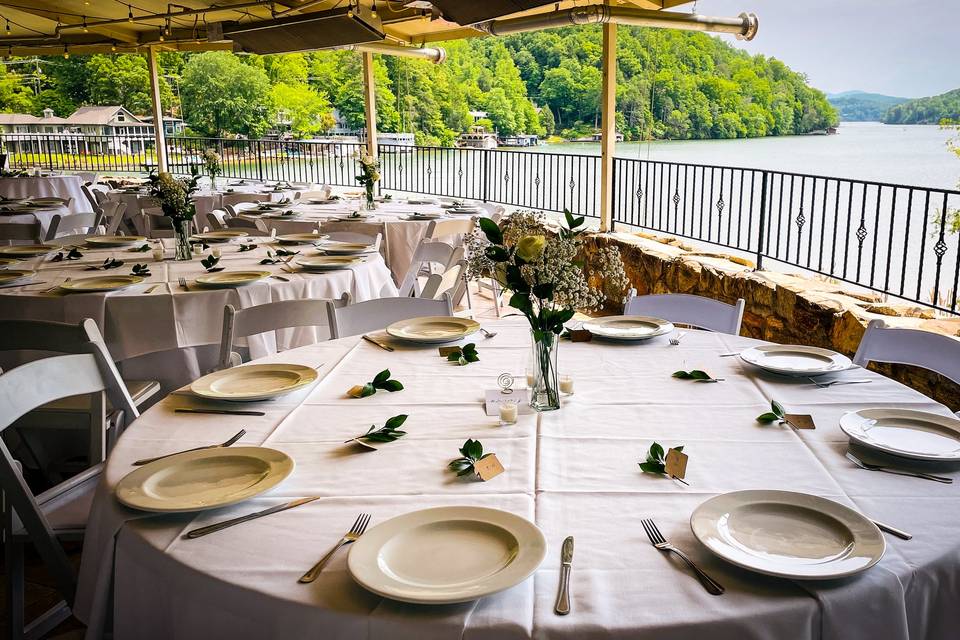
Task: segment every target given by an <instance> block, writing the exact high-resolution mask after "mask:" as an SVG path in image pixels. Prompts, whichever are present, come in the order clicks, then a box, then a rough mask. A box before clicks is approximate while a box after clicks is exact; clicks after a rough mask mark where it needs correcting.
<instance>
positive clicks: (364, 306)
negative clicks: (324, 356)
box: [327, 296, 453, 338]
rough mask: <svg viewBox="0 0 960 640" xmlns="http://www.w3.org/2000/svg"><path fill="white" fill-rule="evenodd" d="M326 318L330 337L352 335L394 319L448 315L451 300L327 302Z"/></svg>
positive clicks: (381, 299)
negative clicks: (341, 303) (338, 304)
mask: <svg viewBox="0 0 960 640" xmlns="http://www.w3.org/2000/svg"><path fill="white" fill-rule="evenodd" d="M327 313H328V315H329V318H330V333H331V337H333V338H343V337H346V336H355V335H358V334H361V333H367V332H368V331H378V330H380V329H384V328H386V327H387V326H388V325H390V324H392V323H394V322H397V321H398V320H407V319H409V318H419V317H424V316H451V315H453V303H452V302H451V300H450V296H444V297H442V298H441V299H439V300H429V299H426V298H377V299H375V300H368V301H366V302H358V303H356V304H351V305H347V306H345V307H343V308H337V307H336V306H335V305H334V304H333V303H330V302H328V303H327Z"/></svg>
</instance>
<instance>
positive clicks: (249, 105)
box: [180, 51, 272, 137]
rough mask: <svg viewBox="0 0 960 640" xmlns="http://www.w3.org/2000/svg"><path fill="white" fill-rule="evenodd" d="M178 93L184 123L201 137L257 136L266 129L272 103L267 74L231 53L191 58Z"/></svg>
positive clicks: (223, 52) (185, 68)
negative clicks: (179, 93) (180, 99)
mask: <svg viewBox="0 0 960 640" xmlns="http://www.w3.org/2000/svg"><path fill="white" fill-rule="evenodd" d="M180 91H181V94H182V97H183V103H184V116H185V119H186V121H187V122H188V123H189V125H190V127H191V128H192V129H194V130H196V131H198V132H200V133H202V134H204V135H211V136H216V137H220V136H222V135H223V134H225V133H238V134H242V135H245V136H249V137H259V136H260V135H262V134H263V133H264V132H265V131H266V130H267V128H268V126H269V121H268V117H269V114H270V112H271V110H272V103H271V100H270V80H269V79H268V78H267V74H266V73H264V72H263V71H262V70H260V69H256V68H254V67H251V66H249V65H245V64H243V63H242V62H240V60H239V58H238V57H237V56H234V55H233V54H231V53H227V52H225V51H207V52H205V53H201V54H199V55H197V56H193V57H191V58H190V61H189V62H188V63H187V65H186V66H185V67H184V70H183V81H182V82H181V85H180Z"/></svg>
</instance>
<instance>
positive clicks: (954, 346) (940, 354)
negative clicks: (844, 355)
mask: <svg viewBox="0 0 960 640" xmlns="http://www.w3.org/2000/svg"><path fill="white" fill-rule="evenodd" d="M871 362H886V363H891V364H906V365H912V366H915V367H923V368H924V369H927V370H929V371H933V372H935V373H939V374H940V375H942V376H944V377H945V378H949V379H950V380H953V381H954V382H956V383H957V384H960V340H956V339H955V338H951V337H949V336H945V335H942V334H939V333H933V332H932V331H922V330H920V329H896V328H893V327H888V326H887V325H886V324H885V323H884V321H883V320H871V321H870V324H868V325H867V330H866V332H864V334H863V338H861V339H860V346H859V347H857V353H856V355H855V356H853V363H854V364H857V365H860V366H861V367H866V366H867V365H868V364H870V363H871Z"/></svg>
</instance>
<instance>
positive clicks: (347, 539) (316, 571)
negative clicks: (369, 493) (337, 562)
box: [298, 513, 370, 583]
mask: <svg viewBox="0 0 960 640" xmlns="http://www.w3.org/2000/svg"><path fill="white" fill-rule="evenodd" d="M369 523H370V514H368V513H361V514H360V515H359V516H357V519H356V521H354V523H353V526H352V527H350V531H348V532H347V533H346V534H344V536H343V537H342V538H340V542H338V543H337V544H336V545H335V546H334V547H333V549H330V551H328V552H327V555H325V556H323V557H322V558H320V561H319V562H317V564H315V565H313V566H312V567H310V570H309V571H307V572H306V573H305V574H303V575H302V576H300V580H298V582H302V583H307V582H313V581H314V580H316V579H317V576H319V575H320V572H321V571H323V568H324V567H325V566H327V563H328V562H330V558H332V557H333V554H335V553H336V552H337V550H338V549H340V547H342V546H344V545H348V544H350V543H351V542H355V541H356V540H357V538H359V537H360V536H362V535H363V532H364V531H366V530H367V525H368V524H369Z"/></svg>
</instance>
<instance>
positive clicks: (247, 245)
mask: <svg viewBox="0 0 960 640" xmlns="http://www.w3.org/2000/svg"><path fill="white" fill-rule="evenodd" d="M256 248H257V245H256V243H254V242H244V243H243V244H241V245H240V253H245V252H247V251H253V250H254V249H256Z"/></svg>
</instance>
